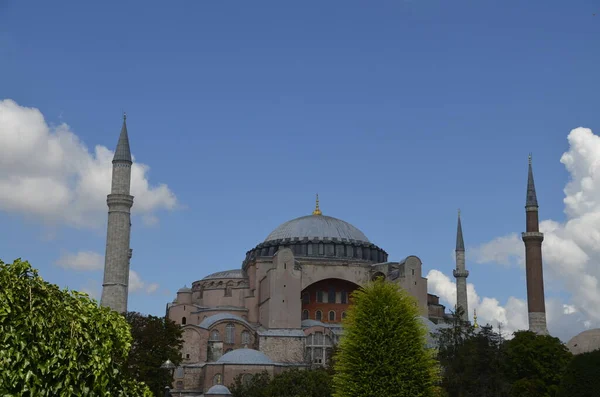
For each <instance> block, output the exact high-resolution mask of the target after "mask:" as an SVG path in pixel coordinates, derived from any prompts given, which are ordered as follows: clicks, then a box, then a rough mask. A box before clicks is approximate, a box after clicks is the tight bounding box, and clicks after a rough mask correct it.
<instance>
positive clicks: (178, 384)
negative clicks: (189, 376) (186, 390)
mask: <svg viewBox="0 0 600 397" xmlns="http://www.w3.org/2000/svg"><path fill="white" fill-rule="evenodd" d="M175 388H176V389H180V390H181V389H183V382H182V381H180V380H178V381H177V382H175Z"/></svg>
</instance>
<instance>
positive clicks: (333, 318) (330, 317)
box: [329, 310, 335, 321]
mask: <svg viewBox="0 0 600 397" xmlns="http://www.w3.org/2000/svg"><path fill="white" fill-rule="evenodd" d="M329 321H335V312H334V311H333V310H330V311H329Z"/></svg>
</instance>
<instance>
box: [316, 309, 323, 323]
mask: <svg viewBox="0 0 600 397" xmlns="http://www.w3.org/2000/svg"><path fill="white" fill-rule="evenodd" d="M322 319H323V313H321V311H320V310H317V312H316V313H315V320H317V321H321V320H322Z"/></svg>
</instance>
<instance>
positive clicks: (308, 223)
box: [265, 214, 369, 243]
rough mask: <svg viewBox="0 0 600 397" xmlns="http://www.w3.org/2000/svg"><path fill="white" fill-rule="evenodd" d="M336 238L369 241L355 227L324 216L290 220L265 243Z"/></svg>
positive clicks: (272, 233)
mask: <svg viewBox="0 0 600 397" xmlns="http://www.w3.org/2000/svg"><path fill="white" fill-rule="evenodd" d="M296 237H297V238H300V239H302V238H304V237H308V238H309V239H312V238H317V239H324V238H330V239H333V238H337V239H340V240H341V239H346V240H355V241H363V242H366V243H368V242H369V239H368V238H367V236H365V234H364V233H363V232H361V231H360V230H358V228H356V227H355V226H353V225H351V224H349V223H348V222H344V221H343V220H341V219H337V218H333V217H331V216H325V215H314V214H313V215H307V216H302V217H300V218H296V219H292V220H291V221H287V222H285V223H283V224H281V225H280V226H279V227H277V229H275V230H273V231H272V232H271V233H270V234H269V235H268V236H267V238H266V239H265V241H272V240H279V239H285V238H296Z"/></svg>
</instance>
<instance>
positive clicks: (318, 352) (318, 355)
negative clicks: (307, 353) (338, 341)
mask: <svg viewBox="0 0 600 397" xmlns="http://www.w3.org/2000/svg"><path fill="white" fill-rule="evenodd" d="M313 363H315V364H322V363H323V348H322V347H315V351H314V355H313Z"/></svg>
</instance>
